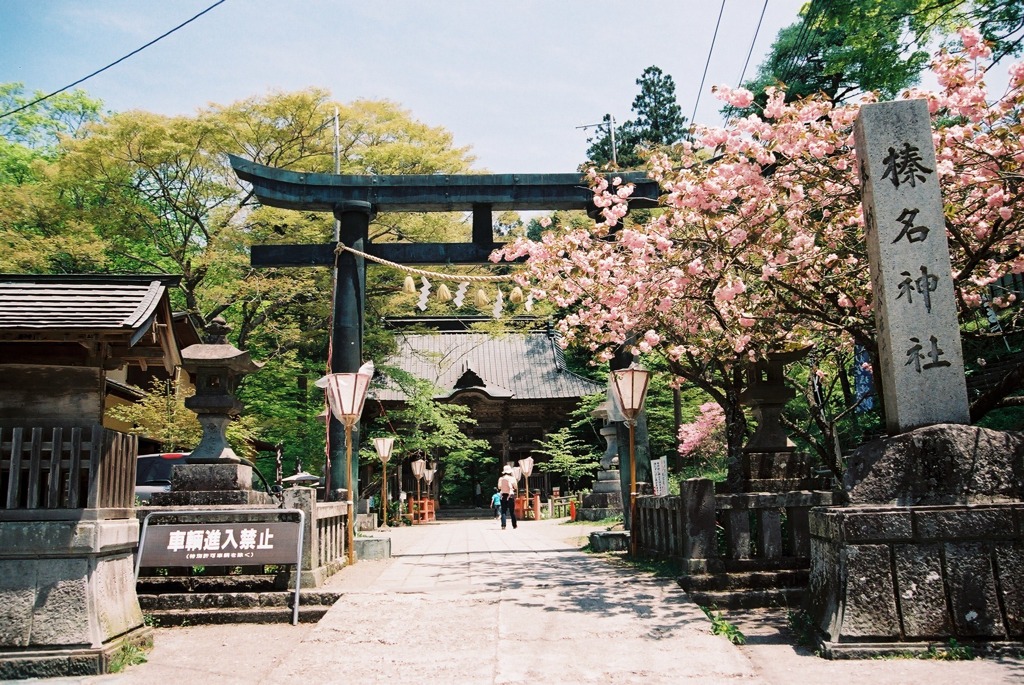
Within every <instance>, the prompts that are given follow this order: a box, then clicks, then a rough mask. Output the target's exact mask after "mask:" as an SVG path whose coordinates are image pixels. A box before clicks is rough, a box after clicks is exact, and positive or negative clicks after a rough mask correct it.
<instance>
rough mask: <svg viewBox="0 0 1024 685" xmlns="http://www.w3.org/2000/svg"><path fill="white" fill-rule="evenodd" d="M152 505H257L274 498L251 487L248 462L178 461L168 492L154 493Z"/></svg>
mask: <svg viewBox="0 0 1024 685" xmlns="http://www.w3.org/2000/svg"><path fill="white" fill-rule="evenodd" d="M151 502H152V505H153V506H155V507H168V506H171V507H190V506H191V507H194V506H211V505H245V504H256V505H265V506H273V505H274V504H276V501H275V499H274V498H273V497H272V496H271V495H269V494H268V493H266V492H257V491H256V490H253V489H252V467H250V466H248V465H247V464H233V463H220V464H179V465H177V466H175V467H174V468H173V469H172V470H171V491H170V492H155V493H153V497H152V500H151Z"/></svg>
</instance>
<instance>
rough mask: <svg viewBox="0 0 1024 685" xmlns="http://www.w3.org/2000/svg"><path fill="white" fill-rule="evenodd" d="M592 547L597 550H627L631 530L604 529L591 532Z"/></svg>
mask: <svg viewBox="0 0 1024 685" xmlns="http://www.w3.org/2000/svg"><path fill="white" fill-rule="evenodd" d="M590 549H592V550H593V551H595V552H625V551H627V550H628V549H629V531H628V530H602V531H598V532H595V533H591V534H590Z"/></svg>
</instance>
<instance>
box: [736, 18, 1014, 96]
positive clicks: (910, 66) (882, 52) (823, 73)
mask: <svg viewBox="0 0 1024 685" xmlns="http://www.w3.org/2000/svg"><path fill="white" fill-rule="evenodd" d="M800 17H801V18H800V20H799V21H797V22H795V23H793V24H791V25H790V26H787V27H785V28H783V29H782V30H780V31H779V34H778V36H777V37H776V39H775V42H774V43H773V44H772V47H771V50H770V51H769V53H768V56H767V58H766V59H765V60H764V62H762V63H761V65H760V66H759V67H758V71H757V75H756V76H755V78H753V79H751V80H750V81H748V82H746V83H744V84H743V86H744V87H745V88H747V89H748V90H750V91H751V92H752V93H754V96H755V105H754V107H753V108H747V109H743V110H736V109H733V108H729V107H726V108H725V110H724V111H725V112H726V113H727V114H739V115H745V114H747V113H749V112H750V111H753V109H757V108H759V107H761V106H763V105H764V103H765V96H764V89H765V88H767V87H769V86H776V85H779V84H781V85H783V86H784V87H785V89H786V91H787V98H788V99H790V100H793V99H798V98H803V97H807V96H811V95H819V94H820V95H824V96H825V97H827V98H829V99H830V100H832V101H833V102H841V101H845V100H849V99H850V98H852V97H854V96H856V95H858V94H860V93H864V92H870V91H876V92H878V93H879V94H880V95H881V97H882V98H883V99H891V98H893V97H895V96H896V95H897V94H898V93H899V92H900V91H901V90H903V89H904V88H907V87H908V86H911V85H914V84H916V83H917V82H918V77H919V75H920V74H921V72H922V70H923V69H924V68H925V66H926V64H927V62H928V59H929V52H928V48H929V44H930V43H931V42H932V41H933V40H934V39H935V38H936V37H937V36H941V37H944V38H947V39H948V36H949V34H950V33H952V32H953V31H955V30H957V29H959V28H961V27H963V26H974V27H975V28H977V29H978V30H979V31H980V32H981V33H982V35H983V36H984V38H985V39H986V40H987V41H989V42H990V43H992V45H993V50H994V53H995V56H994V61H995V62H998V61H999V59H1001V58H1002V57H1005V56H1007V55H1018V54H1020V52H1021V41H1022V39H1024V33H1022V31H1021V29H1022V28H1024V2H1022V1H1021V0H845V1H844V2H835V1H834V0H811V2H808V3H807V4H806V5H804V7H803V9H802V10H801V12H800Z"/></svg>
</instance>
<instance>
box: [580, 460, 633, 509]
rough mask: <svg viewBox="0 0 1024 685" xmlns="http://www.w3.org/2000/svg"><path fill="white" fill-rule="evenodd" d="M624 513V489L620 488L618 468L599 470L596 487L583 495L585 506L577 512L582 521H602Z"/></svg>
mask: <svg viewBox="0 0 1024 685" xmlns="http://www.w3.org/2000/svg"><path fill="white" fill-rule="evenodd" d="M621 513H622V491H621V490H620V489H619V472H618V470H610V469H609V470H604V469H602V470H601V471H598V472H597V480H596V481H595V482H594V489H593V490H592V491H591V493H590V494H589V495H584V496H583V506H582V507H581V508H580V510H579V511H578V512H577V513H576V516H577V518H578V519H580V520H581V521H600V520H601V519H606V518H608V517H610V516H615V515H616V514H621Z"/></svg>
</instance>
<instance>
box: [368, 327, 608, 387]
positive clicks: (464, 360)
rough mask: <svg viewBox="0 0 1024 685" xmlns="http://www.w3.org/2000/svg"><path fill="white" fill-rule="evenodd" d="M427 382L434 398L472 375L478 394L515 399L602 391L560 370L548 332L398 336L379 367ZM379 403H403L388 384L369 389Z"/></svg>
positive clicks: (562, 364)
mask: <svg viewBox="0 0 1024 685" xmlns="http://www.w3.org/2000/svg"><path fill="white" fill-rule="evenodd" d="M384 364H385V365H389V366H397V367H399V368H401V369H402V370H404V371H407V372H408V373H410V374H412V375H413V376H416V377H417V378H422V379H424V380H428V381H430V382H432V383H433V384H434V385H435V386H437V388H438V389H439V392H438V397H449V396H451V395H452V394H453V391H454V390H455V386H456V383H457V382H458V381H459V379H460V378H462V377H463V375H464V374H465V373H466V371H467V370H469V371H472V372H473V373H474V374H476V375H477V376H479V377H480V379H481V380H482V381H483V382H484V384H485V385H484V386H483V387H479V388H477V389H479V390H481V391H482V392H488V390H489V389H494V390H495V391H496V392H495V393H488V394H496V396H502V395H503V396H506V397H507V396H508V393H511V395H512V398H513V399H516V400H531V399H566V398H576V397H583V396H584V395H591V394H593V393H595V392H601V391H602V390H603V389H604V388H603V387H602V386H601V385H599V384H597V383H594V382H593V381H589V380H587V379H585V378H583V377H581V376H578V375H576V374H574V373H572V372H571V371H568V370H567V369H566V368H565V359H564V357H563V356H562V350H561V348H560V347H559V346H558V344H557V343H556V341H555V340H554V339H553V338H552V337H550V336H549V335H548V334H547V333H544V332H537V333H508V334H503V335H498V336H491V335H487V334H485V333H461V332H441V333H403V334H400V335H399V336H398V352H397V354H395V355H394V356H393V357H391V358H389V359H387V360H386V361H385V362H384ZM371 392H373V394H374V396H375V397H376V398H377V399H379V400H402V399H405V395H404V394H403V393H402V392H401V391H400V390H398V389H396V388H394V387H393V385H392V386H391V387H387V388H374V389H373V390H372V391H371Z"/></svg>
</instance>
